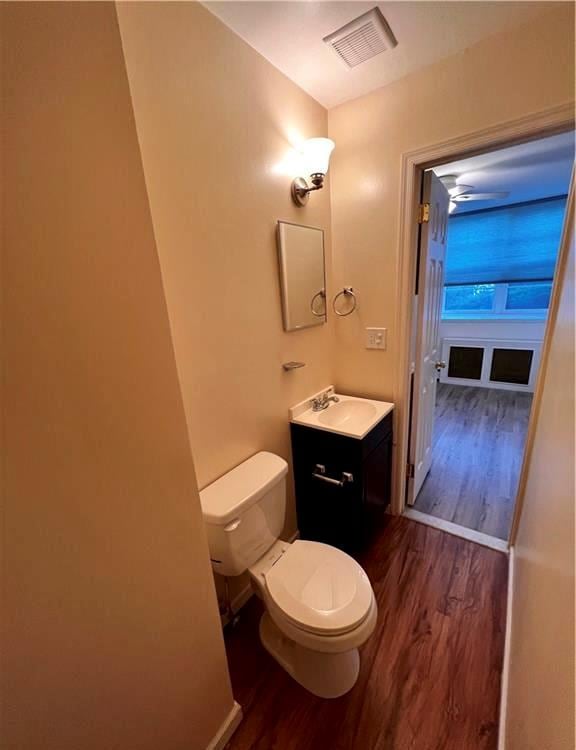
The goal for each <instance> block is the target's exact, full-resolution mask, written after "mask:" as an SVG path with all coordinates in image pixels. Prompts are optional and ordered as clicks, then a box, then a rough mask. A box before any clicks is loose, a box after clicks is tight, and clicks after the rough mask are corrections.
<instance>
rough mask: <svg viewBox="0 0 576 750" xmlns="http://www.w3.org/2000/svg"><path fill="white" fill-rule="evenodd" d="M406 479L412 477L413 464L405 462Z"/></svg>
mask: <svg viewBox="0 0 576 750" xmlns="http://www.w3.org/2000/svg"><path fill="white" fill-rule="evenodd" d="M406 479H414V464H406Z"/></svg>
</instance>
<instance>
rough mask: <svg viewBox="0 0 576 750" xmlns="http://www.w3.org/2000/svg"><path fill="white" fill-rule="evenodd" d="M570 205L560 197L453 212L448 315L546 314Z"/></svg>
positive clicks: (447, 278)
mask: <svg viewBox="0 0 576 750" xmlns="http://www.w3.org/2000/svg"><path fill="white" fill-rule="evenodd" d="M565 208H566V198H565V196H558V197H556V198H547V199H542V200H538V201H532V202H528V203H516V204H513V205H508V206H499V207H497V208H489V209H482V210H480V211H467V212H466V213H461V214H460V215H458V216H451V217H450V220H449V222H448V245H447V249H446V275H445V283H446V286H445V291H444V308H443V313H442V314H443V317H444V318H448V319H450V318H452V319H454V318H459V319H466V318H468V319H481V318H532V319H538V318H540V319H542V318H544V317H545V316H546V311H547V309H548V305H549V304H550V293H551V291H552V278H553V276H554V267H555V263H556V255H557V253H558V246H559V242H560V234H561V232H562V222H563V218H564V212H565Z"/></svg>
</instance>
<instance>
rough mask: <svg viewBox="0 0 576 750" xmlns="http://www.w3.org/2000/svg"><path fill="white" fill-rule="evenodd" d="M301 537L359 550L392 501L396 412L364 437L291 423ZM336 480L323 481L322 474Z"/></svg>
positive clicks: (386, 417)
mask: <svg viewBox="0 0 576 750" xmlns="http://www.w3.org/2000/svg"><path fill="white" fill-rule="evenodd" d="M290 430H291V436H292V455H293V462H294V480H295V486H296V509H297V513H298V528H299V531H300V537H301V538H302V539H310V540H313V541H317V542H325V543H326V544H331V545H333V546H335V547H339V548H340V549H343V550H345V551H346V552H351V553H354V552H357V551H358V550H359V549H361V547H362V545H363V544H365V543H366V541H367V540H368V538H369V536H370V534H371V532H373V531H374V530H375V529H376V528H377V527H378V526H379V524H380V523H381V521H382V516H383V514H384V511H385V509H386V507H387V506H388V504H389V502H390V479H391V473H392V413H390V414H387V415H386V416H385V417H384V419H383V420H382V421H381V422H379V423H378V424H377V425H375V426H374V427H373V428H372V430H370V432H369V433H368V434H367V435H366V436H365V437H364V438H362V439H358V438H352V437H347V436H345V435H338V434H336V433H333V432H327V431H324V430H318V429H315V428H314V427H306V426H304V425H298V424H291V425H290ZM317 467H324V474H323V476H325V477H327V478H328V479H334V480H336V481H337V482H338V483H332V482H327V481H323V480H322V479H319V478H317V477H315V476H314V475H315V474H316V475H317V474H320V475H322V473H321V471H322V470H321V469H319V468H317Z"/></svg>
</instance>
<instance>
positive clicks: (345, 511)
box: [299, 472, 362, 551]
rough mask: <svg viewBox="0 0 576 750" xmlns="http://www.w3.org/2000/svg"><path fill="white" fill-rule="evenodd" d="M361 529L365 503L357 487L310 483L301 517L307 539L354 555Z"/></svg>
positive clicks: (355, 485)
mask: <svg viewBox="0 0 576 750" xmlns="http://www.w3.org/2000/svg"><path fill="white" fill-rule="evenodd" d="M340 473H341V472H340ZM329 476H333V475H332V474H330V475H329ZM356 481H357V480H356ZM299 518H300V514H299ZM361 525H362V502H361V495H360V488H359V486H358V484H355V483H354V482H351V483H346V484H345V485H343V486H342V487H338V486H336V485H331V484H328V483H326V482H323V481H322V480H319V479H314V478H312V479H311V480H310V484H309V489H308V492H307V501H306V508H305V511H304V513H303V515H302V527H303V528H302V529H301V532H302V534H303V535H305V538H308V539H312V540H314V541H317V542H324V543H325V544H331V545H333V546H334V547H339V548H340V549H343V550H346V551H351V550H353V549H355V548H356V546H357V543H358V539H359V535H360V531H361Z"/></svg>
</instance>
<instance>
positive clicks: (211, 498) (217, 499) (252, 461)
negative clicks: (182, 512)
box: [200, 451, 288, 526]
mask: <svg viewBox="0 0 576 750" xmlns="http://www.w3.org/2000/svg"><path fill="white" fill-rule="evenodd" d="M287 473H288V464H287V463H286V461H285V460H284V459H283V458H280V456H276V455H275V454H274V453H268V452H266V451H262V452H261V453H256V455H255V456H252V458H249V459H248V460H247V461H244V462H243V463H241V464H240V465H239V466H236V468H235V469H232V470H231V471H229V472H228V473H226V474H224V476H221V477H220V479H217V480H216V481H215V482H212V484H209V485H208V487H205V488H204V489H203V490H202V491H201V492H200V503H201V505H202V513H203V515H204V521H205V522H206V523H209V524H215V525H218V526H220V525H224V524H227V523H230V521H233V520H234V519H235V518H237V517H238V516H239V515H240V514H241V513H244V512H245V511H246V510H247V509H248V508H249V507H250V506H251V505H253V504H254V503H256V502H258V500H260V498H261V497H262V496H263V495H265V494H266V493H267V492H268V491H269V490H270V488H271V487H273V486H274V485H275V484H276V483H277V482H279V481H280V480H281V479H282V478H283V477H285V476H286V474H287Z"/></svg>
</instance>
